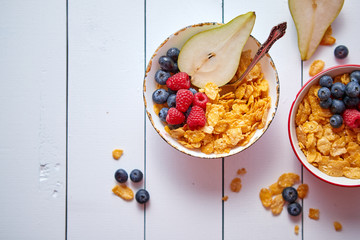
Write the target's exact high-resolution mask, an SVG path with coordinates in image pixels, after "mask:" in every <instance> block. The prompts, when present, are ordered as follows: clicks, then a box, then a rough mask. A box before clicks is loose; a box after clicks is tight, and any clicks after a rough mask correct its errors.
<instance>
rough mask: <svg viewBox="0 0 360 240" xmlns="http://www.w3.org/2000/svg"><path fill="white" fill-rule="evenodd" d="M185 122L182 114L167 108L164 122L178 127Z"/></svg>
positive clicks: (174, 109)
mask: <svg viewBox="0 0 360 240" xmlns="http://www.w3.org/2000/svg"><path fill="white" fill-rule="evenodd" d="M184 121H185V115H184V113H182V112H180V111H179V110H177V109H176V108H169V111H168V113H167V116H166V122H167V123H168V124H170V125H178V124H181V123H183V122H184Z"/></svg>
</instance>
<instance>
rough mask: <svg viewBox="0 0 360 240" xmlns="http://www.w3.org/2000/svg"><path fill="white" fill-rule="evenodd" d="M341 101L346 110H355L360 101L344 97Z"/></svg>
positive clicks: (355, 98)
mask: <svg viewBox="0 0 360 240" xmlns="http://www.w3.org/2000/svg"><path fill="white" fill-rule="evenodd" d="M343 101H344V103H345V106H346V107H347V108H356V107H357V106H358V105H359V103H360V99H359V98H358V97H349V96H345V97H344V99H343Z"/></svg>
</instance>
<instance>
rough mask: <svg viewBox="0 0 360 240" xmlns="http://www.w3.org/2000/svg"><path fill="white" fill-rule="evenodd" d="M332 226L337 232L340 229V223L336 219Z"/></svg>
mask: <svg viewBox="0 0 360 240" xmlns="http://www.w3.org/2000/svg"><path fill="white" fill-rule="evenodd" d="M334 228H335V231H337V232H339V231H341V230H342V225H341V223H339V222H338V221H335V222H334Z"/></svg>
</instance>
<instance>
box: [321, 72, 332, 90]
mask: <svg viewBox="0 0 360 240" xmlns="http://www.w3.org/2000/svg"><path fill="white" fill-rule="evenodd" d="M333 81H334V80H333V79H332V77H330V76H329V75H324V76H322V77H321V78H320V80H319V84H320V86H322V87H327V88H331V85H332V84H333Z"/></svg>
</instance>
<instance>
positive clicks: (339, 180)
mask: <svg viewBox="0 0 360 240" xmlns="http://www.w3.org/2000/svg"><path fill="white" fill-rule="evenodd" d="M354 70H360V65H340V66H336V67H332V68H329V69H326V70H324V71H322V72H321V73H319V74H317V75H316V76H314V77H313V78H311V79H310V80H309V81H308V82H307V83H306V84H305V85H304V86H303V87H302V88H301V89H300V91H299V92H298V94H297V95H296V98H295V100H294V102H293V104H292V106H291V109H290V114H289V119H288V132H289V139H290V143H291V146H292V148H293V150H294V153H295V155H296V156H297V158H298V159H299V161H300V162H301V163H302V165H303V166H304V167H305V168H306V169H307V170H309V172H311V173H312V174H313V175H314V176H316V177H318V178H320V179H321V180H323V181H325V182H328V183H331V184H334V185H338V186H345V187H359V186H360V179H358V180H355V179H350V178H346V177H331V176H329V175H327V174H325V173H323V172H321V171H320V170H319V169H318V168H316V167H314V166H313V165H311V164H310V163H309V162H308V161H307V159H306V156H305V155H304V153H303V152H302V151H301V149H300V147H299V142H298V140H297V136H296V128H295V116H296V112H297V109H298V107H299V104H300V103H301V101H302V99H303V98H304V97H305V95H306V94H307V92H308V91H309V89H310V87H311V86H313V85H315V84H318V83H319V79H320V77H321V76H322V75H325V74H327V75H330V76H332V77H335V76H337V75H340V74H344V73H350V72H352V71H354Z"/></svg>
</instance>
